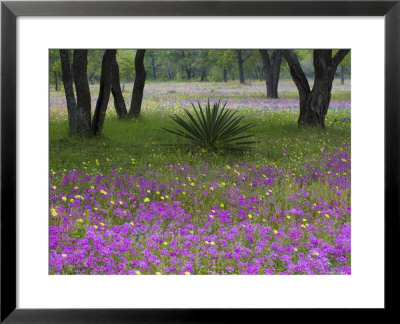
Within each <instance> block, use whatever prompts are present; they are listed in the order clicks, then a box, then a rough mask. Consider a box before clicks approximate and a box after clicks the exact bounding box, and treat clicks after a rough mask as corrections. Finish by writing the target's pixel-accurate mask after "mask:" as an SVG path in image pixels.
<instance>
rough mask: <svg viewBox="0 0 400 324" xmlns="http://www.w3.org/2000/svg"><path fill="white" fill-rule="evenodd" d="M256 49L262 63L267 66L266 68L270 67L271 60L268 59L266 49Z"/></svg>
mask: <svg viewBox="0 0 400 324" xmlns="http://www.w3.org/2000/svg"><path fill="white" fill-rule="evenodd" d="M258 51H259V52H260V56H261V59H262V61H263V64H264V65H266V66H267V69H270V68H271V61H270V59H269V54H268V50H266V49H260V50H258Z"/></svg>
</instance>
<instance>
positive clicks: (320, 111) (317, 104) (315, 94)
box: [283, 50, 349, 128]
mask: <svg viewBox="0 0 400 324" xmlns="http://www.w3.org/2000/svg"><path fill="white" fill-rule="evenodd" d="M348 52H349V50H339V51H338V52H337V53H336V55H335V56H334V57H333V58H332V50H314V70H315V79H314V86H313V89H312V90H310V86H309V84H308V81H307V78H306V76H305V74H304V72H303V70H302V68H301V66H300V63H299V61H298V59H297V57H296V54H295V53H294V52H293V51H292V50H283V55H284V56H285V59H286V61H287V62H288V64H289V69H290V74H291V75H292V78H293V81H294V82H295V84H296V86H297V89H298V91H299V95H300V116H299V120H298V125H299V126H312V127H315V126H317V127H322V128H325V116H326V113H327V112H328V108H329V102H330V100H331V90H332V82H333V79H334V77H335V73H336V69H337V66H338V64H339V63H340V62H341V61H342V60H343V58H344V57H345V56H346V55H347V53H348Z"/></svg>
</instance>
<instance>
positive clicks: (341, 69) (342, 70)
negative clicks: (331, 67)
mask: <svg viewBox="0 0 400 324" xmlns="http://www.w3.org/2000/svg"><path fill="white" fill-rule="evenodd" d="M340 76H341V80H340V83H341V84H344V66H343V65H342V66H341V67H340Z"/></svg>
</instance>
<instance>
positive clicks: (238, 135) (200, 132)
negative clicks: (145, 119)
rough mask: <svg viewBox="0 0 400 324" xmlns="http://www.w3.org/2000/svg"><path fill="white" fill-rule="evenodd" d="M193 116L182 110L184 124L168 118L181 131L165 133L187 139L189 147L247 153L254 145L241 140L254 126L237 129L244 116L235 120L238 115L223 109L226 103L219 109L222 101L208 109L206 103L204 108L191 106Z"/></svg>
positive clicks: (179, 120) (179, 118)
mask: <svg viewBox="0 0 400 324" xmlns="http://www.w3.org/2000/svg"><path fill="white" fill-rule="evenodd" d="M192 106H193V109H194V113H192V112H190V111H189V110H188V109H186V108H185V109H184V111H185V113H186V115H187V117H188V118H189V119H188V120H187V121H185V120H183V119H182V118H181V117H179V116H178V115H176V114H174V115H173V116H170V117H171V118H172V119H173V120H174V121H175V122H176V123H178V125H180V126H181V127H182V128H183V129H181V130H170V129H166V128H163V129H164V130H166V131H168V132H170V133H172V134H175V135H178V136H181V137H184V138H186V139H189V140H190V141H191V143H192V144H194V145H198V146H200V147H202V148H205V149H211V150H214V149H219V148H224V149H235V150H247V149H249V146H248V145H249V144H252V143H255V142H254V141H244V139H246V138H249V137H251V136H252V135H243V133H244V132H245V131H247V130H249V129H250V128H252V127H253V126H254V124H251V123H249V124H245V125H240V122H241V120H242V119H243V117H244V116H238V115H237V111H234V110H231V109H228V108H225V106H226V102H225V103H224V104H223V105H221V101H218V102H216V103H214V104H213V105H212V106H211V105H210V100H208V102H207V104H206V106H205V107H204V108H203V107H202V106H201V105H200V102H198V108H196V107H195V105H194V104H192Z"/></svg>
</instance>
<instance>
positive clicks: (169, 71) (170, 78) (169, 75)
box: [166, 62, 172, 81]
mask: <svg viewBox="0 0 400 324" xmlns="http://www.w3.org/2000/svg"><path fill="white" fill-rule="evenodd" d="M166 65H167V73H168V80H170V81H171V80H172V76H171V69H170V67H169V64H168V62H166Z"/></svg>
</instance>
